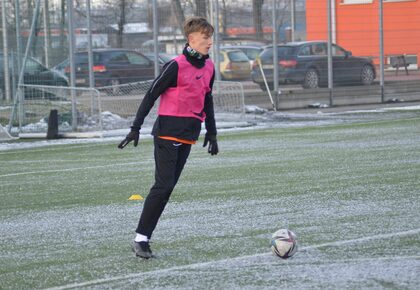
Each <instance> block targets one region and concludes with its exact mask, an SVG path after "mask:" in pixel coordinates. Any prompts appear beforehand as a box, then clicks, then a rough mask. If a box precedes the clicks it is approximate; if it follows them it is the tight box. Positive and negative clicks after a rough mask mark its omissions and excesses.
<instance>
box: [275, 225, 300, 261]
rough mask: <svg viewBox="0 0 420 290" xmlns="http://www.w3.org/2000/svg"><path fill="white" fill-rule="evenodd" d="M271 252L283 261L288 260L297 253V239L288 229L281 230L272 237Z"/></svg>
mask: <svg viewBox="0 0 420 290" xmlns="http://www.w3.org/2000/svg"><path fill="white" fill-rule="evenodd" d="M271 251H272V252H273V254H274V255H276V256H279V257H280V258H282V259H287V258H290V257H291V256H293V255H294V254H295V253H296V252H297V237H296V235H295V234H294V233H293V232H292V231H290V230H288V229H280V230H278V231H276V232H275V233H274V234H273V236H272V237H271Z"/></svg>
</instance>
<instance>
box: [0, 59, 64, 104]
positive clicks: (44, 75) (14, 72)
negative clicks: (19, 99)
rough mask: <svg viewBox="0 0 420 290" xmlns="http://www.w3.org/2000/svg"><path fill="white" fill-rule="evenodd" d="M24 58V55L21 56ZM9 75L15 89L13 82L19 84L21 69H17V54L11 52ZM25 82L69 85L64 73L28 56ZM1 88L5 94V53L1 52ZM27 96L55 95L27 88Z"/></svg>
mask: <svg viewBox="0 0 420 290" xmlns="http://www.w3.org/2000/svg"><path fill="white" fill-rule="evenodd" d="M20 58H21V60H23V56H21V57H20ZM8 60H9V75H10V86H11V89H12V90H14V88H13V84H15V85H17V82H18V80H19V71H18V69H17V55H16V54H9V58H8ZM23 84H25V85H40V86H59V87H63V86H64V87H66V86H68V82H67V79H66V77H65V76H64V75H62V74H60V73H58V72H55V71H54V70H50V69H48V68H46V67H45V66H44V65H42V64H41V63H40V62H39V61H37V60H36V59H34V58H32V57H28V58H27V60H26V65H25V69H24V73H23ZM0 89H1V94H2V95H4V91H5V83H4V55H3V53H2V52H0ZM24 93H25V97H41V96H44V97H54V96H53V95H52V94H48V93H42V92H41V91H39V90H36V89H33V88H27V89H25V91H24Z"/></svg>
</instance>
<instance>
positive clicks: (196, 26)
mask: <svg viewBox="0 0 420 290" xmlns="http://www.w3.org/2000/svg"><path fill="white" fill-rule="evenodd" d="M194 32H201V33H204V34H206V35H207V36H212V35H213V32H214V28H213V26H212V25H211V24H210V23H209V22H208V21H207V19H206V18H204V17H198V16H193V17H190V18H188V19H187V20H185V22H184V36H185V38H186V39H187V40H188V35H190V34H191V33H194Z"/></svg>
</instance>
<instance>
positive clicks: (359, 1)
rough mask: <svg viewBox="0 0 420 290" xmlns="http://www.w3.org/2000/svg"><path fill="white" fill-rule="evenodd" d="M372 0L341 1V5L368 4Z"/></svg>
mask: <svg viewBox="0 0 420 290" xmlns="http://www.w3.org/2000/svg"><path fill="white" fill-rule="evenodd" d="M372 2H373V0H341V4H369V3H372Z"/></svg>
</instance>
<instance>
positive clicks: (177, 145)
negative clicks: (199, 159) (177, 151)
mask: <svg viewBox="0 0 420 290" xmlns="http://www.w3.org/2000/svg"><path fill="white" fill-rule="evenodd" d="M172 145H174V146H175V147H179V146H181V145H182V143H172Z"/></svg>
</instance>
